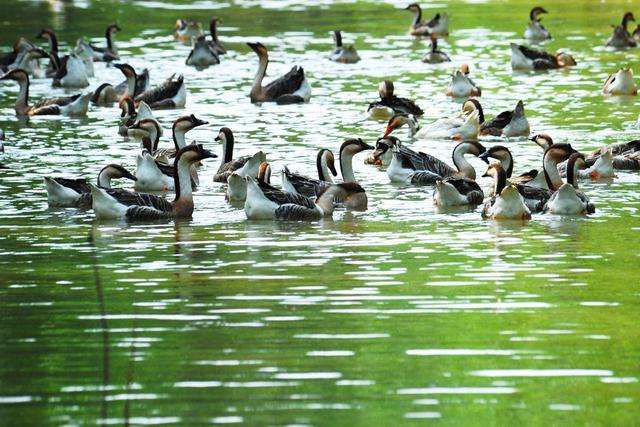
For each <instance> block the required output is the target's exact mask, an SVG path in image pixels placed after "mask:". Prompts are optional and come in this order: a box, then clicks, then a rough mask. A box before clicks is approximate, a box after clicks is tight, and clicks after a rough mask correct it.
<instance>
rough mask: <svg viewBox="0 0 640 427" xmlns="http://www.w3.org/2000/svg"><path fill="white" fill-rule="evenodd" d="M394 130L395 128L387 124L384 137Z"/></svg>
mask: <svg viewBox="0 0 640 427" xmlns="http://www.w3.org/2000/svg"><path fill="white" fill-rule="evenodd" d="M391 132H393V128H392V127H391V126H389V125H387V129H385V131H384V135H382V137H383V138H386V137H387V136H389V134H390V133H391Z"/></svg>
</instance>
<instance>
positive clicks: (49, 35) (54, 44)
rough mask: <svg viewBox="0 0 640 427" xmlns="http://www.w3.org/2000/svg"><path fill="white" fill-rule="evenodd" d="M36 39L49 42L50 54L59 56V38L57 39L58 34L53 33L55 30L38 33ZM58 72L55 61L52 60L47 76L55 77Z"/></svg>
mask: <svg viewBox="0 0 640 427" xmlns="http://www.w3.org/2000/svg"><path fill="white" fill-rule="evenodd" d="M36 38H38V39H43V40H47V41H48V42H49V52H51V53H52V54H56V55H57V54H58V37H56V34H55V33H54V32H53V30H51V29H48V28H44V29H42V30H41V31H40V32H39V33H38V35H37V36H36ZM56 71H57V67H56V65H55V64H54V62H53V59H50V60H49V65H48V66H47V71H46V76H47V77H53V75H55V72H56Z"/></svg>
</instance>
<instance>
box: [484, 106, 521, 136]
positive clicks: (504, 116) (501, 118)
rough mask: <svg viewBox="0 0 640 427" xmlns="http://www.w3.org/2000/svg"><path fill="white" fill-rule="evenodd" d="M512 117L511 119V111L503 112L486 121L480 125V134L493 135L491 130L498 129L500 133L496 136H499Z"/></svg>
mask: <svg viewBox="0 0 640 427" xmlns="http://www.w3.org/2000/svg"><path fill="white" fill-rule="evenodd" d="M512 117H513V112H512V111H503V112H502V113H500V114H498V115H497V116H495V117H494V118H493V119H491V120H487V121H485V122H484V123H482V124H481V125H480V134H482V135H486V134H487V133H489V134H490V135H494V133H492V132H493V129H499V130H500V133H498V135H501V134H502V129H504V128H505V126H507V125H508V124H509V123H511V118H512Z"/></svg>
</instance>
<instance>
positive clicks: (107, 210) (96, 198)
mask: <svg viewBox="0 0 640 427" xmlns="http://www.w3.org/2000/svg"><path fill="white" fill-rule="evenodd" d="M215 157H217V156H216V155H215V154H213V153H211V152H210V151H207V150H205V149H204V148H203V147H202V145H188V146H186V147H184V148H183V149H181V150H180V151H179V152H178V155H177V156H176V161H175V163H174V165H173V167H174V181H175V183H174V186H175V189H176V197H175V199H174V200H173V201H168V200H167V199H165V198H163V197H158V196H154V195H152V194H143V193H134V192H131V191H126V190H115V189H111V190H109V189H102V188H99V187H96V186H95V185H93V184H90V186H91V194H92V195H93V210H94V211H95V213H96V217H97V218H101V219H124V220H127V221H150V220H159V219H168V218H191V215H192V214H193V207H194V205H193V195H192V190H191V179H190V173H189V169H190V166H191V165H193V164H195V163H196V162H199V161H201V160H204V159H210V158H215Z"/></svg>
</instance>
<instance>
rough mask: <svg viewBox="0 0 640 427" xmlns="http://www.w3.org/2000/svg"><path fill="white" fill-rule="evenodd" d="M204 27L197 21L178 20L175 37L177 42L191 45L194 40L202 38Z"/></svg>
mask: <svg viewBox="0 0 640 427" xmlns="http://www.w3.org/2000/svg"><path fill="white" fill-rule="evenodd" d="M202 35H203V33H202V27H201V26H200V24H199V23H198V22H196V21H188V20H186V19H178V20H177V21H176V26H175V33H174V37H175V38H176V40H178V41H180V42H182V43H184V44H189V43H191V40H192V39H197V38H198V37H200V36H202Z"/></svg>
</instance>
